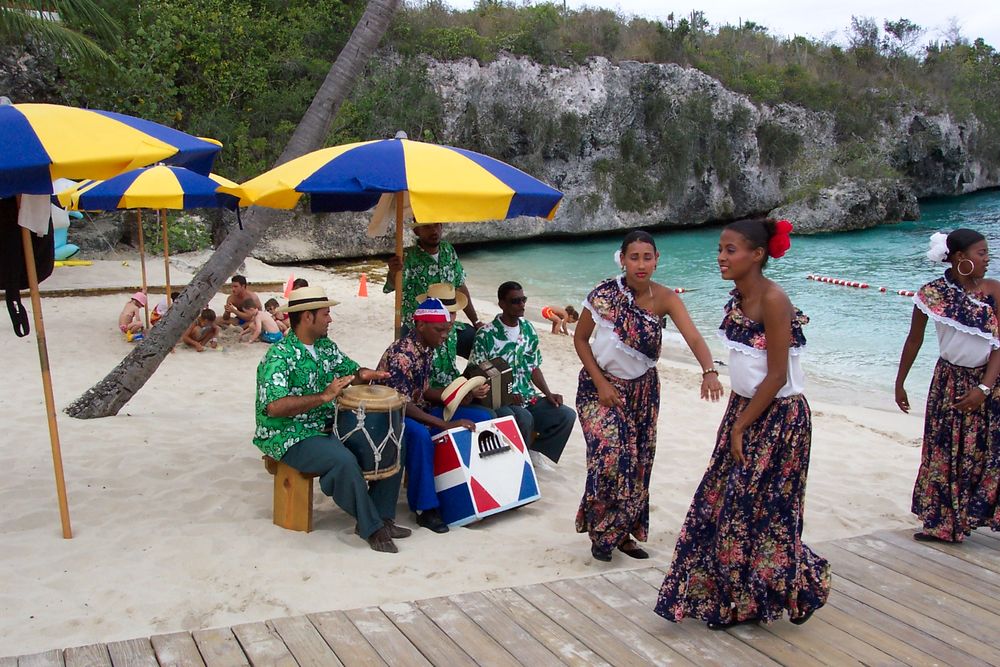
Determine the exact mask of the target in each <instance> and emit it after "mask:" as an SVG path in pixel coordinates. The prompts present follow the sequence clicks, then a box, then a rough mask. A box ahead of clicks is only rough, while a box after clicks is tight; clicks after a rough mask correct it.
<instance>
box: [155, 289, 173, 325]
mask: <svg viewBox="0 0 1000 667" xmlns="http://www.w3.org/2000/svg"><path fill="white" fill-rule="evenodd" d="M180 295H181V293H180V292H171V293H170V304H172V303H173V302H174V301H176V300H177V297H179V296H180ZM170 304H168V303H167V297H163V299H162V300H161V301H160V302H159V303H158V304H156V306H155V307H154V308H153V312H151V313H150V314H149V323H150V324H151V325H152V324H156V323H157V322H159V321H160V320H161V319H163V316H164V315H166V314H167V309H168V308H170Z"/></svg>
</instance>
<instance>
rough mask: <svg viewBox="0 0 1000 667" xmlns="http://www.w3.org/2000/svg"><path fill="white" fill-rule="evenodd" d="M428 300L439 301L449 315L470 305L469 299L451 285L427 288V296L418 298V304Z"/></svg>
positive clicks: (444, 284)
mask: <svg viewBox="0 0 1000 667" xmlns="http://www.w3.org/2000/svg"><path fill="white" fill-rule="evenodd" d="M426 299H437V300H438V301H440V302H441V305H442V306H444V307H445V308H447V309H448V312H449V313H457V312H458V311H460V310H464V309H465V307H466V306H467V305H469V298H468V297H467V296H465V295H464V294H462V293H461V292H459V291H458V290H456V289H455V286H454V285H452V284H451V283H434V284H433V285H429V286H428V287H427V292H426V293H425V294H420V295H418V296H417V303H421V302H423V301H424V300H426Z"/></svg>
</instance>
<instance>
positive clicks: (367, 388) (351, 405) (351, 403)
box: [337, 384, 404, 411]
mask: <svg viewBox="0 0 1000 667" xmlns="http://www.w3.org/2000/svg"><path fill="white" fill-rule="evenodd" d="M403 403H404V401H403V397H402V396H400V395H399V393H398V392H397V391H396V390H395V389H393V388H392V387H385V386H383V385H380V384H355V385H351V386H349V387H345V388H344V390H343V391H342V392H341V393H340V396H339V397H338V398H337V405H339V406H340V407H341V408H343V409H348V410H353V409H355V408H357V407H359V406H360V405H362V404H364V406H365V409H366V410H380V411H386V410H395V409H398V408H400V407H402V406H403Z"/></svg>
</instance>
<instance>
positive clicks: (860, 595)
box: [833, 572, 1000, 667]
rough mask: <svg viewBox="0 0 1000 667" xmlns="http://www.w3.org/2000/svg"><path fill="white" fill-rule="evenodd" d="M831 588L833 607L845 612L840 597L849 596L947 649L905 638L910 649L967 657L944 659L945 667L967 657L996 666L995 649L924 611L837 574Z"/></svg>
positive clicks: (998, 658)
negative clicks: (836, 594)
mask: <svg viewBox="0 0 1000 667" xmlns="http://www.w3.org/2000/svg"><path fill="white" fill-rule="evenodd" d="M834 588H835V589H836V590H837V591H838V592H839V593H842V594H843V595H839V596H834V600H833V602H834V604H835V606H837V607H840V608H841V609H844V610H845V611H846V610H847V609H848V607H847V606H842V604H841V600H842V599H843V596H845V595H846V596H849V597H851V598H853V599H854V600H856V601H857V602H860V603H862V605H867V606H869V607H872V608H873V609H876V610H878V611H880V612H882V614H884V615H886V616H888V617H891V619H892V620H894V621H898V622H899V623H900V624H904V625H907V626H910V627H912V628H915V629H917V630H919V631H920V632H922V633H925V634H927V635H930V636H931V637H933V638H935V639H937V640H940V642H941V643H943V644H944V648H945V649H949V650H942V648H941V644H940V643H923V642H920V641H918V639H917V638H912V637H911V638H909V639H907V642H908V643H910V644H911V645H912V646H916V647H918V648H920V650H922V651H925V652H927V653H930V654H931V655H934V656H936V657H937V656H939V654H940V653H954V651H952V650H950V649H958V653H959V655H961V654H962V653H963V652H964V653H966V654H968V655H967V656H965V659H964V660H954V659H949V660H946V662H947V663H948V664H955V665H963V667H964V665H967V664H971V662H972V660H971V659H970V658H976V659H977V663H978V664H980V665H984V664H985V665H992V664H1000V656H998V655H997V651H996V649H994V648H993V647H992V646H989V645H987V644H984V643H983V642H981V641H979V639H978V638H976V637H972V636H969V635H967V634H965V633H964V632H960V631H958V630H956V629H954V628H952V627H950V626H948V625H945V624H944V623H942V622H940V621H938V620H937V619H935V618H933V617H931V616H928V615H927V614H926V613H925V612H922V611H917V610H914V609H911V608H910V607H908V606H906V605H904V604H901V603H900V602H897V601H896V600H894V599H891V598H888V597H885V596H884V595H881V594H879V593H877V592H874V591H872V590H870V589H868V588H866V587H865V586H862V585H861V584H857V583H854V582H853V581H851V580H850V579H847V578H845V577H843V576H841V575H840V574H839V573H837V572H835V573H834ZM895 627H896V628H897V629H896V630H894V632H893V634H895V635H896V636H898V637H903V633H902V632H900V630H899V629H898V626H895ZM917 634H919V633H917ZM942 659H944V658H942Z"/></svg>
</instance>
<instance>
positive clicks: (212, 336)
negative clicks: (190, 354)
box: [181, 308, 219, 352]
mask: <svg viewBox="0 0 1000 667" xmlns="http://www.w3.org/2000/svg"><path fill="white" fill-rule="evenodd" d="M218 336H219V326H218V325H217V324H216V323H215V311H214V310H212V309H211V308H206V309H205V310H203V311H201V315H199V316H198V319H196V320H195V321H194V323H193V324H192V325H191V326H189V327H188V328H187V331H185V332H184V335H183V336H181V340H182V341H184V344H185V345H187V346H189V347H193V348H194V349H195V350H197V351H198V352H204V351H205V346H206V345H207V346H208V347H210V348H212V349H217V348H218V347H219V340H218Z"/></svg>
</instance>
